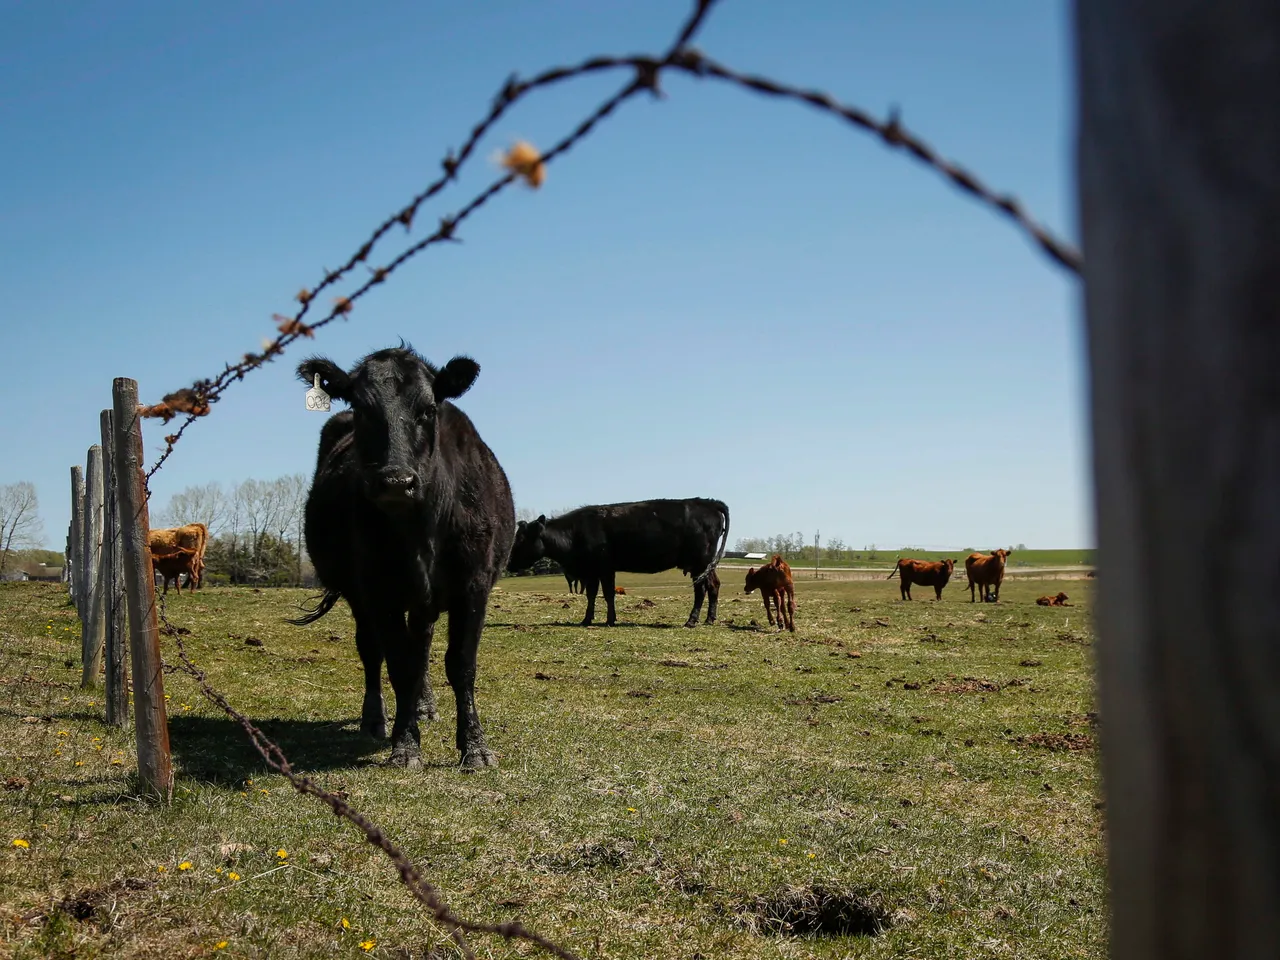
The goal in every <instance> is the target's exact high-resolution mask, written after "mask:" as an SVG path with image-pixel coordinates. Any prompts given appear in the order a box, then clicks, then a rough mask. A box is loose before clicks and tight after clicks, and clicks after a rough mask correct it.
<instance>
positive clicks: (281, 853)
mask: <svg viewBox="0 0 1280 960" xmlns="http://www.w3.org/2000/svg"><path fill="white" fill-rule="evenodd" d="M276 856H277V857H279V858H280V859H281V860H283V859H284V858H285V857H287V856H289V851H288V850H286V849H285V848H284V847H281V848H280V849H279V850H277V851H276Z"/></svg>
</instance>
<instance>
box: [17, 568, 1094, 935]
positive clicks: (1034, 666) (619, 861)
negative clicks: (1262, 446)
mask: <svg viewBox="0 0 1280 960" xmlns="http://www.w3.org/2000/svg"><path fill="white" fill-rule="evenodd" d="M618 579H619V583H620V584H622V585H624V586H625V587H626V589H627V595H626V596H625V597H619V598H618V601H619V602H618V612H619V621H620V622H619V625H618V626H616V627H614V628H604V627H592V628H590V629H583V628H581V627H578V626H576V623H577V621H579V620H580V619H581V616H582V612H583V609H584V605H585V599H584V598H583V597H581V596H572V595H570V594H569V593H568V592H567V590H566V587H565V583H564V579H563V578H562V577H559V576H556V577H539V578H532V577H520V578H508V579H505V580H503V581H502V582H501V584H500V588H499V590H498V591H496V592H495V594H494V596H493V600H492V602H491V607H490V613H489V625H488V627H487V628H486V631H485V636H484V640H483V642H482V645H481V649H480V673H479V679H478V683H477V700H478V705H479V710H480V715H481V718H482V720H483V722H484V726H485V730H486V732H487V734H488V737H489V741H490V745H491V746H492V747H493V749H494V750H495V751H496V752H497V753H498V755H499V758H500V763H501V766H500V767H499V768H497V769H496V770H489V771H484V772H481V773H478V774H463V773H461V772H459V770H458V769H457V768H456V764H457V761H458V757H457V753H456V751H455V750H454V748H453V712H454V710H453V698H452V695H451V692H450V691H449V689H448V687H447V685H446V684H445V682H444V679H443V664H442V656H443V646H444V637H445V636H446V633H445V632H444V630H443V626H444V625H443V623H442V624H441V625H440V627H438V629H437V637H438V638H439V642H438V643H437V645H436V647H435V649H434V650H433V655H432V661H433V662H432V675H433V678H434V679H435V682H436V686H437V693H438V696H439V699H440V707H441V715H442V720H441V721H440V722H439V723H436V724H432V725H429V726H427V727H426V728H425V729H424V735H423V753H424V760H425V761H426V764H427V766H426V767H425V769H422V770H413V771H406V770H400V769H391V768H388V767H385V766H382V765H381V761H382V760H383V759H384V758H385V757H386V755H387V753H388V746H387V744H386V743H382V744H376V743H373V742H372V741H369V740H366V739H365V738H363V737H362V736H361V735H360V733H359V731H358V729H357V724H358V715H359V707H360V694H361V689H362V684H361V672H360V667H359V661H358V659H357V657H356V654H355V649H354V644H353V642H352V624H351V620H350V618H349V616H348V615H347V613H346V607H345V605H343V604H340V605H339V606H338V607H337V608H336V609H335V610H334V611H333V612H332V613H331V614H330V615H329V616H328V617H326V618H325V619H323V620H321V621H320V622H319V623H317V624H314V625H312V626H309V627H293V626H289V625H287V624H284V623H282V622H281V620H282V617H285V616H289V615H295V614H296V610H297V607H296V604H297V603H298V602H299V601H301V600H302V599H303V598H304V597H306V596H307V595H308V592H307V591H302V590H269V591H262V592H255V591H252V590H248V589H243V588H240V589H206V590H204V591H201V592H200V593H198V594H196V595H190V594H185V593H184V594H183V595H182V596H181V597H178V596H175V595H174V593H173V592H172V591H170V594H169V597H168V609H169V615H170V619H171V620H172V621H173V622H174V623H176V624H179V625H181V626H185V627H187V628H189V629H190V630H191V634H190V636H189V637H187V638H185V639H186V642H187V644H188V649H189V650H190V651H191V653H192V655H193V657H194V658H195V660H196V661H197V663H199V664H200V665H201V666H202V667H203V668H205V670H206V671H207V672H208V674H209V677H210V679H211V681H212V683H213V684H214V685H215V686H216V687H218V688H219V689H221V690H222V691H223V692H225V693H226V694H227V695H228V696H229V698H230V699H231V701H232V702H233V703H234V704H235V705H237V706H238V707H239V708H240V709H242V710H243V711H245V712H246V713H247V714H248V715H249V716H250V717H252V718H254V719H255V720H256V721H258V722H259V723H260V724H261V725H262V726H263V728H264V729H265V730H266V731H267V732H268V734H270V735H271V736H273V737H275V738H276V739H277V740H278V741H279V743H280V744H281V745H282V746H283V748H284V750H285V752H286V753H287V754H288V755H289V757H290V758H291V760H292V761H293V763H294V765H295V767H296V768H298V769H299V770H301V771H303V772H306V773H307V774H309V775H311V776H313V777H314V778H315V779H316V780H318V782H320V783H321V784H322V785H324V786H326V787H328V788H329V789H332V790H341V791H344V792H345V794H346V795H347V796H348V798H349V800H350V802H351V803H353V804H354V805H355V807H356V808H358V809H360V810H362V811H363V812H365V813H366V814H368V815H370V816H371V817H372V818H373V819H374V820H375V821H376V822H377V823H378V824H380V825H381V826H383V827H384V828H385V829H386V830H387V832H388V833H389V835H390V836H391V838H392V839H393V840H394V841H396V842H397V843H399V844H401V845H402V846H403V847H404V849H405V850H406V851H407V852H408V853H409V855H410V856H411V857H412V858H413V859H414V860H415V862H416V863H417V864H418V865H419V866H420V867H421V868H422V869H423V872H424V873H425V875H426V876H427V877H428V878H430V879H431V880H432V881H433V882H435V883H436V884H438V885H439V887H440V888H441V891H442V894H443V896H444V897H445V899H446V900H447V902H449V903H450V904H451V905H452V906H453V907H454V909H455V910H457V911H458V913H459V914H460V915H462V916H466V917H469V918H473V919H484V920H492V921H503V920H511V919H519V920H521V921H523V922H524V923H525V924H526V925H527V926H529V927H531V928H532V929H534V930H537V931H539V932H541V933H544V934H546V935H548V936H549V937H551V938H552V939H554V940H557V941H559V942H561V943H563V944H564V945H565V946H567V947H569V948H571V949H572V950H574V951H575V952H577V953H578V954H579V955H580V956H582V957H584V958H585V957H600V958H650V957H652V958H684V960H693V958H705V960H710V958H764V957H770V958H773V957H788V958H792V957H794V958H800V957H820V958H837V957H917V958H952V957H1018V958H1032V957H1037V958H1041V957H1042V958H1068V957H1073V958H1075V957H1097V958H1100V957H1103V956H1104V955H1105V945H1106V903H1105V876H1104V859H1103V843H1102V829H1103V825H1102V812H1101V810H1100V809H1099V806H1100V805H1099V803H1098V776H1097V756H1096V753H1095V750H1094V746H1095V743H1096V738H1097V729H1096V726H1095V721H1096V716H1095V714H1094V713H1093V710H1094V696H1093V679H1092V670H1093V666H1092V647H1091V644H1092V640H1093V632H1092V626H1091V623H1090V620H1089V616H1088V614H1089V606H1090V602H1091V599H1092V590H1093V584H1091V583H1087V582H1084V581H1078V580H1077V581H1070V582H1065V583H1062V584H1058V583H1054V582H1051V581H1037V582H1031V583H1025V584H1019V583H1017V582H1016V581H1015V582H1012V583H1010V582H1006V584H1005V586H1004V589H1003V591H1002V602H1001V603H1000V604H998V605H989V604H988V605H984V604H970V603H969V602H968V597H967V592H965V591H964V590H963V586H962V585H957V584H956V583H955V582H954V581H953V583H952V584H951V586H950V587H948V589H947V590H946V592H945V593H944V599H943V602H941V603H934V602H933V601H932V599H931V597H932V591H931V590H930V589H927V588H920V587H916V588H915V589H914V591H913V592H914V593H915V595H916V597H917V599H916V600H915V601H914V602H913V603H911V604H903V603H901V602H899V601H898V599H897V597H898V586H897V581H896V580H895V581H892V582H889V583H883V582H881V583H874V582H872V583H867V582H854V581H845V582H841V581H818V582H813V581H804V580H798V581H797V611H796V626H797V634H796V635H795V636H791V635H789V634H786V633H783V634H777V633H774V632H772V631H771V630H768V629H762V628H760V627H759V626H758V625H759V624H764V622H765V620H764V611H763V609H762V605H761V602H760V597H759V594H758V593H757V594H752V595H750V596H744V595H743V594H742V592H741V591H742V587H741V582H742V581H741V578H740V574H738V573H735V572H728V571H726V573H725V586H724V589H723V591H722V593H721V602H720V611H719V613H720V622H719V623H718V624H717V625H716V626H714V627H707V626H705V625H700V626H699V627H698V628H697V629H694V630H687V629H684V628H683V627H682V626H680V625H681V624H683V622H684V619H685V617H686V616H687V615H688V611H689V607H690V601H691V595H692V590H691V589H690V588H689V581H688V579H687V578H681V577H679V576H678V575H677V574H675V573H671V574H664V575H658V576H651V577H650V576H633V575H626V574H620V575H619V578H618ZM960 579H961V581H962V582H963V577H961V578H960ZM1059 589H1063V590H1065V591H1066V592H1067V593H1068V594H1070V596H1071V600H1072V603H1073V604H1076V605H1075V606H1072V607H1068V608H1064V609H1047V608H1041V607H1037V606H1035V604H1034V598H1035V597H1036V596H1038V595H1040V594H1043V593H1056V592H1057V591H1058V590H1059ZM962 596H963V599H961V598H962ZM922 598H930V599H922ZM599 616H600V618H601V619H603V609H602V608H600V609H599ZM163 643H164V646H165V649H166V656H170V655H171V649H170V644H171V643H172V641H171V640H169V639H167V638H166V639H165V640H164V641H163ZM78 652H79V640H78V623H77V621H76V619H75V615H74V612H73V610H72V608H71V607H70V606H68V605H67V602H66V599H65V591H64V589H63V588H62V587H61V586H60V585H56V584H41V583H21V584H3V585H0V771H2V772H0V779H2V780H4V789H3V790H0V830H3V835H2V836H0V840H2V841H3V848H2V849H0V929H2V930H3V934H2V935H0V954H5V955H9V956H13V957H17V958H27V957H66V958H70V957H75V958H77V960H82V958H93V957H198V956H218V957H223V956H234V957H272V958H275V957H285V958H293V957H328V956H350V957H355V956H376V957H418V958H421V957H426V956H432V957H450V956H456V955H457V953H456V951H455V950H454V949H453V948H452V946H451V945H450V944H449V943H448V940H447V937H446V935H445V934H444V933H443V932H442V931H440V929H439V928H437V927H435V926H434V925H433V924H432V923H430V922H429V921H428V920H427V918H426V915H425V913H424V911H423V909H422V908H421V907H420V906H419V905H418V904H417V903H416V901H414V900H412V899H411V898H410V897H409V895H408V894H407V893H406V892H405V890H404V889H403V887H401V885H400V884H399V882H398V880H397V878H396V876H395V873H394V870H393V868H392V866H391V865H390V863H389V861H388V860H387V859H386V858H385V857H384V856H383V855H382V854H381V853H380V852H378V851H377V850H375V849H373V848H372V847H370V846H369V845H368V844H367V843H366V842H365V841H364V839H363V837H362V836H361V835H359V834H358V833H357V831H356V830H355V829H354V828H353V827H351V826H350V825H349V824H346V823H345V822H343V821H339V820H337V819H336V818H334V817H333V816H332V815H331V814H329V813H328V812H327V808H324V807H323V806H322V805H320V804H319V803H317V802H316V801H314V800H312V799H309V798H304V797H301V796H299V795H297V794H296V793H295V791H294V790H293V789H292V788H291V787H290V786H289V785H288V784H287V783H286V782H285V781H284V780H283V778H281V777H279V776H276V775H272V774H269V773H268V772H266V769H265V767H264V766H263V764H262V763H261V761H260V760H259V758H258V756H257V754H255V753H254V752H253V751H252V750H251V748H250V747H249V746H248V745H247V743H246V742H245V740H244V738H243V736H242V735H241V733H240V731H239V728H238V727H237V726H236V725H234V724H233V723H232V722H231V721H230V720H228V719H227V718H226V717H225V716H224V715H223V714H222V713H221V712H220V711H219V710H218V709H217V708H216V707H214V706H212V705H211V704H209V703H207V702H206V701H205V700H203V699H202V697H201V695H200V693H199V691H198V689H197V688H196V686H195V685H194V683H193V682H192V681H191V680H190V679H189V678H187V677H185V676H184V675H181V674H169V675H167V676H166V678H165V683H166V692H167V695H168V696H169V698H170V699H169V701H168V702H169V709H170V717H171V732H172V743H173V751H174V762H175V768H176V771H177V783H176V789H175V793H174V800H173V803H172V804H171V805H168V806H163V805H157V804H152V803H148V802H144V801H143V800H141V799H139V798H138V797H136V796H135V794H134V788H133V785H132V784H131V782H130V779H129V777H128V774H129V772H130V770H131V769H132V767H133V762H134V761H133V746H132V727H131V726H130V728H129V729H128V730H127V731H118V730H113V729H109V728H107V727H106V726H105V725H104V724H103V722H102V719H101V718H102V692H101V690H100V689H99V690H87V691H82V690H81V689H80V687H79V676H80V674H79V664H78V663H77V659H78ZM387 689H388V694H389V686H388V688H387ZM15 840H19V841H22V842H23V843H25V844H26V846H23V845H21V844H19V845H17V846H15V845H13V841H15ZM786 923H790V924H791V927H790V928H789V929H788V928H787V927H786V926H785V924H786ZM840 930H843V931H845V932H843V933H841V932H839V931H840ZM475 945H476V947H477V952H478V954H479V955H480V956H483V957H516V956H521V957H525V956H534V955H537V954H536V951H534V950H533V948H531V947H529V946H527V945H522V944H509V943H505V942H503V941H501V940H498V939H496V938H486V939H483V940H480V941H479V942H476V943H475ZM432 951H435V952H432Z"/></svg>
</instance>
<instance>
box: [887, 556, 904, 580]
mask: <svg viewBox="0 0 1280 960" xmlns="http://www.w3.org/2000/svg"><path fill="white" fill-rule="evenodd" d="M901 569H902V558H901V557H899V558H898V562H897V563H895V564H894V565H893V569H892V570H890V571H889V575H888V576H887V577H885V579H886V580H892V579H893V575H894V574H895V573H897V572H898V571H899V570H901Z"/></svg>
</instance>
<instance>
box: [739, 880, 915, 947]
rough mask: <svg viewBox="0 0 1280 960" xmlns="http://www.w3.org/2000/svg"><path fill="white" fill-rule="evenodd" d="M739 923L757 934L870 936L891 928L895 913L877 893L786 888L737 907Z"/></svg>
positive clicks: (826, 888)
mask: <svg viewBox="0 0 1280 960" xmlns="http://www.w3.org/2000/svg"><path fill="white" fill-rule="evenodd" d="M733 910H734V913H735V914H736V915H737V921H738V923H739V924H740V925H741V926H743V927H745V928H746V929H747V930H750V931H751V932H752V933H756V934H775V935H782V936H790V937H803V936H815V937H871V936H876V935H877V934H880V933H883V932H884V931H885V930H887V929H888V928H889V927H890V926H891V925H892V918H893V911H892V910H891V909H890V907H889V905H888V903H886V902H885V899H884V897H883V896H882V895H881V894H879V893H878V892H876V891H866V890H855V889H843V888H839V887H827V886H821V885H816V886H800V887H783V888H781V889H779V890H775V891H773V892H772V893H768V894H762V895H757V896H753V897H747V898H745V899H743V900H741V901H739V902H738V903H736V904H734V907H733Z"/></svg>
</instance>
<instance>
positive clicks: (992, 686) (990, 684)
mask: <svg viewBox="0 0 1280 960" xmlns="http://www.w3.org/2000/svg"><path fill="white" fill-rule="evenodd" d="M1000 687H1001V684H1000V683H999V682H998V681H996V680H987V679H984V678H983V677H965V678H963V679H960V680H956V679H954V678H953V679H949V680H947V682H946V683H939V684H937V685H936V686H935V687H934V688H933V692H934V693H999V692H1000Z"/></svg>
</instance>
